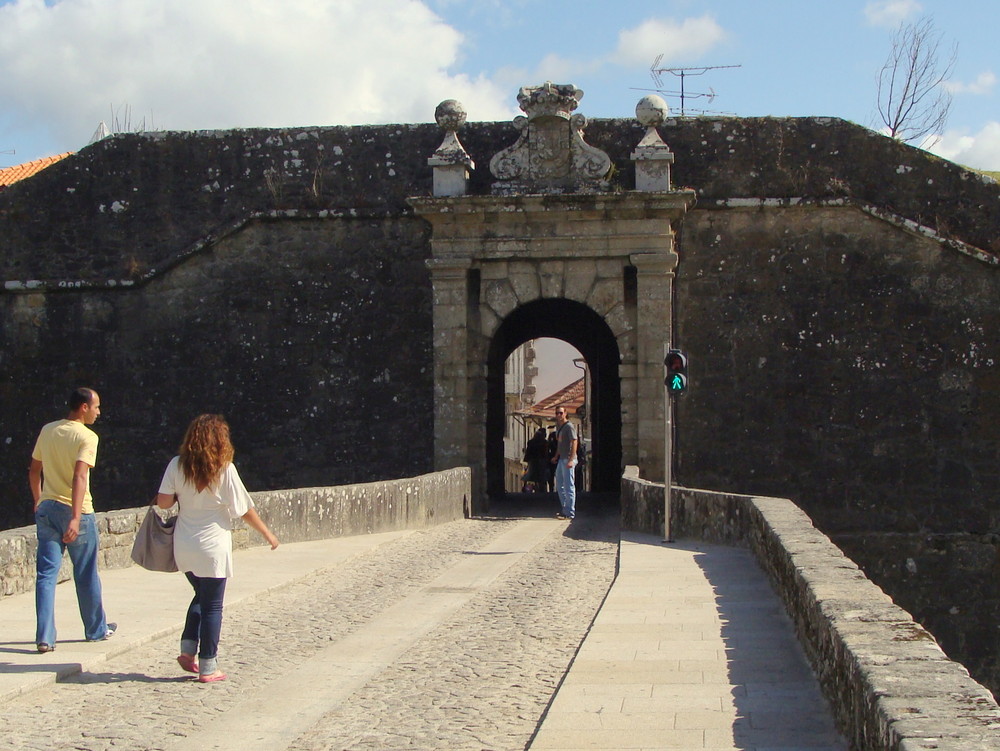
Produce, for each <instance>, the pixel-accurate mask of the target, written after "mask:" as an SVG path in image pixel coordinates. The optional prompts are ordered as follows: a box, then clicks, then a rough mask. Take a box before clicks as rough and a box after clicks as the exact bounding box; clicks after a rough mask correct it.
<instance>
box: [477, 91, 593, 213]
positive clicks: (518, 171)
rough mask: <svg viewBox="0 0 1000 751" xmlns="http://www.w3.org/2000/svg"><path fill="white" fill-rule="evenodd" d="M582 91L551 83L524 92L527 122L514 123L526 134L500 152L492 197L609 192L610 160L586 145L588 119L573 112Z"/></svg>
mask: <svg viewBox="0 0 1000 751" xmlns="http://www.w3.org/2000/svg"><path fill="white" fill-rule="evenodd" d="M582 98H583V91H581V90H580V89H578V88H577V87H576V86H574V85H572V84H554V83H552V82H551V81H546V82H545V83H544V84H542V85H541V86H525V87H522V88H521V90H520V92H519V93H518V95H517V101H518V103H519V104H520V106H521V109H522V110H523V111H524V113H525V114H526V115H527V117H516V118H514V127H516V128H517V129H518V130H519V131H521V134H520V136H519V137H518V140H517V142H516V143H515V144H514V145H513V146H509V147H508V148H506V149H504V150H502V151H499V152H497V153H496V154H495V155H494V156H493V159H491V160H490V171H491V172H492V173H493V176H494V177H496V178H497V180H498V182H496V183H494V184H493V192H494V193H497V194H503V195H509V194H512V193H568V192H573V193H594V192H599V191H603V190H607V176H608V174H609V173H610V172H611V158H610V157H609V156H608V155H607V154H605V153H604V152H603V151H601V150H600V149H596V148H594V147H593V146H591V145H590V144H588V143H586V142H585V141H584V140H583V129H584V128H585V127H586V126H587V118H585V117H584V116H583V115H580V114H573V111H574V110H575V109H576V108H577V105H578V104H579V103H580V99H582Z"/></svg>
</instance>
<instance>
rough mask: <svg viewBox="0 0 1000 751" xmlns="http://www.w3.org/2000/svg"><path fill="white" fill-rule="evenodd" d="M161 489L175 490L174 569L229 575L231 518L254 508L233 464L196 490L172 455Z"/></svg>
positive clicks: (203, 574)
mask: <svg viewBox="0 0 1000 751" xmlns="http://www.w3.org/2000/svg"><path fill="white" fill-rule="evenodd" d="M160 492H161V493H163V494H164V495H173V494H174V493H176V494H177V501H178V503H179V504H180V510H179V515H178V517H177V529H176V530H175V531H174V558H176V559H177V568H179V569H180V570H181V571H184V572H187V571H190V572H191V573H192V574H194V575H195V576H200V577H206V578H212V579H223V578H229V577H230V576H232V575H233V534H232V527H233V520H235V519H238V518H240V517H241V516H243V515H244V514H245V513H246V512H247V511H249V510H250V509H252V508H253V507H254V505H253V501H252V500H251V499H250V494H249V493H248V492H247V489H246V487H245V486H244V485H243V481H242V480H241V479H240V475H239V472H237V471H236V467H235V466H234V465H233V464H229V465H228V466H227V467H226V468H225V469H224V470H222V474H221V475H220V478H219V481H218V482H217V483H215V484H213V485H209V486H208V487H207V488H205V489H204V490H202V491H200V492H199V491H198V489H197V488H195V486H194V484H193V483H191V482H189V481H188V480H187V478H186V477H184V472H183V470H181V465H180V457H179V456H175V457H174V458H173V459H171V460H170V463H169V464H168V465H167V469H166V471H165V472H164V473H163V480H162V481H161V482H160Z"/></svg>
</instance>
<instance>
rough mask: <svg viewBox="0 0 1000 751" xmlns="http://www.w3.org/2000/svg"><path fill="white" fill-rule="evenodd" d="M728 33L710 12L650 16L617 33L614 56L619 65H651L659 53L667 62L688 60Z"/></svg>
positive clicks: (702, 52)
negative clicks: (677, 18) (679, 16)
mask: <svg viewBox="0 0 1000 751" xmlns="http://www.w3.org/2000/svg"><path fill="white" fill-rule="evenodd" d="M725 36H726V32H725V31H724V30H723V28H722V27H721V26H719V24H718V23H716V21H715V19H714V18H712V17H711V16H701V17H700V18H685V19H684V20H683V21H681V22H679V23H678V22H677V21H675V20H673V19H662V18H651V19H649V20H647V21H643V22H642V23H641V24H639V25H638V26H636V27H635V28H632V29H626V30H624V31H622V32H621V33H619V35H618V49H617V50H615V53H614V55H613V56H612V59H613V60H614V62H616V63H618V64H620V65H642V66H644V67H649V66H650V65H652V63H653V61H654V60H655V59H656V57H657V56H658V55H661V54H662V55H663V61H664V62H687V61H690V60H692V59H693V58H697V57H699V56H700V55H702V54H704V53H705V52H707V51H708V50H710V49H711V48H712V47H714V46H715V45H716V44H718V43H719V42H721V41H722V40H723V39H724V38H725Z"/></svg>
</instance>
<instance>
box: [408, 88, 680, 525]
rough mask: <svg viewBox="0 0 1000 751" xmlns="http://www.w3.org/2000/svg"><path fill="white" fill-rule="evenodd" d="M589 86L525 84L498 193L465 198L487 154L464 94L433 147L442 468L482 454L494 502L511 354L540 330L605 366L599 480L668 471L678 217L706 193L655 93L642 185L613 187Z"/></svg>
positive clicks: (502, 156)
mask: <svg viewBox="0 0 1000 751" xmlns="http://www.w3.org/2000/svg"><path fill="white" fill-rule="evenodd" d="M582 95H583V92H581V91H580V90H579V89H577V88H575V87H574V86H569V85H560V86H554V85H552V84H545V85H543V86H539V87H534V88H523V89H521V92H520V94H519V96H518V101H519V103H520V105H521V109H522V110H523V111H524V112H525V113H526V115H527V117H519V118H517V119H515V125H516V126H517V127H518V129H519V130H520V131H521V135H520V137H519V139H518V141H517V142H516V143H515V144H514V145H513V146H511V147H509V148H507V149H505V150H503V151H501V152H499V153H498V154H497V155H496V156H494V157H493V159H492V161H491V164H490V167H491V170H492V172H493V175H494V177H496V178H497V182H496V183H494V185H493V191H492V193H493V194H492V195H488V196H486V195H466V194H465V193H466V182H467V176H468V169H470V168H472V167H473V165H472V162H471V160H470V159H469V157H468V155H467V154H466V153H465V150H464V149H463V148H462V146H461V144H460V143H459V141H458V138H457V136H456V131H457V130H458V128H459V127H460V126H461V125H462V123H464V119H465V118H464V112H463V111H462V110H461V106H460V105H458V103H457V102H454V101H449V102H444V103H442V105H441V106H439V107H438V112H437V118H438V123H439V124H440V125H441V126H442V127H443V128H444V129H445V130H446V136H445V139H444V143H442V145H441V148H440V149H438V151H437V152H435V154H434V156H432V157H431V159H429V160H428V161H429V164H430V165H431V166H432V167H433V168H434V171H435V175H434V193H435V195H434V197H414V198H411V199H410V204H411V205H412V206H413V207H414V208H415V210H416V211H417V213H418V214H419V215H420V216H423V217H424V218H425V219H427V220H428V221H429V222H430V223H431V225H432V227H433V235H432V238H431V248H432V258H431V260H430V261H429V262H428V263H429V265H430V270H431V277H432V282H433V289H434V389H435V392H434V461H435V468H437V469H444V468H447V467H454V466H460V465H468V466H471V467H472V469H473V473H474V478H475V479H474V487H475V488H476V490H477V493H478V497H477V498H476V499H475V507H476V508H478V509H483V508H485V504H486V500H485V499H486V494H487V492H489V491H494V492H497V491H499V492H502V472H501V462H500V458H499V452H498V450H497V448H496V446H497V445H498V443H499V441H498V436H500V437H502V432H503V417H504V416H503V413H502V373H503V360H504V359H505V358H506V356H507V355H508V354H509V353H510V352H511V351H513V349H514V348H515V347H516V346H517V345H518V344H520V343H521V342H523V341H525V340H526V339H528V338H532V337H540V336H554V337H557V338H560V339H564V340H566V341H568V342H570V343H571V344H573V345H574V346H576V347H577V349H579V350H580V351H581V353H582V354H583V355H584V357H585V358H586V359H587V362H588V364H589V365H590V367H591V372H592V374H593V384H594V385H593V394H594V398H593V407H592V410H593V420H592V423H593V426H594V435H593V438H594V446H593V449H594V455H595V457H596V463H595V471H594V479H593V484H594V488H595V489H598V490H607V489H614V488H616V487H617V484H618V478H619V477H620V474H621V470H622V467H623V465H624V464H637V465H638V466H639V467H640V469H641V471H642V474H643V476H644V477H647V478H650V479H657V478H662V473H663V452H664V427H663V406H664V402H663V399H664V395H663V387H662V369H663V366H662V359H663V353H664V346H665V344H666V343H668V342H670V340H671V300H672V284H673V275H674V269H675V268H676V265H677V255H676V253H675V252H674V247H673V243H674V231H675V224H676V223H677V222H678V221H679V220H680V219H681V218H682V216H683V215H684V213H685V211H686V210H687V209H688V208H689V207H690V206H691V205H692V204H693V203H694V192H693V191H690V190H672V189H671V186H670V164H671V162H672V160H673V155H672V154H671V152H670V150H669V148H668V147H667V145H666V144H665V143H663V141H662V140H661V139H660V136H659V135H658V133H657V131H656V126H657V125H658V124H660V123H662V121H663V117H664V116H665V115H666V105H664V104H663V103H662V100H658V98H657V97H647V98H645V99H644V100H643V101H642V102H640V105H639V107H638V108H637V110H636V111H637V115H638V116H639V118H640V122H642V124H643V125H645V126H646V127H647V133H646V136H645V137H644V138H643V139H642V141H641V142H640V143H639V144H638V146H637V147H636V150H635V152H634V153H633V154H632V158H633V161H634V162H635V164H636V188H637V189H636V190H634V191H628V192H611V191H610V188H609V185H608V182H607V177H608V173H609V171H610V168H611V161H610V159H609V158H608V157H607V155H606V154H604V153H603V152H601V151H599V150H598V149H595V148H593V147H592V146H590V145H588V144H587V143H586V142H585V141H584V140H583V129H584V127H585V126H586V119H585V118H584V117H583V116H582V115H578V114H573V110H575V109H576V106H577V104H578V102H579V100H580V98H581V97H582Z"/></svg>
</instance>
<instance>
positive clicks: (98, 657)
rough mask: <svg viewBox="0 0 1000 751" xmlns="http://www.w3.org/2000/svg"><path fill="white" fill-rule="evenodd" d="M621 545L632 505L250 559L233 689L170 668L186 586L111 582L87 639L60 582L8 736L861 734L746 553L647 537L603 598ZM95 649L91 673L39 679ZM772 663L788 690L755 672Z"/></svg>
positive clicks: (523, 738)
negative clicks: (832, 701) (54, 628)
mask: <svg viewBox="0 0 1000 751" xmlns="http://www.w3.org/2000/svg"><path fill="white" fill-rule="evenodd" d="M618 539H619V536H618V529H617V520H616V518H615V516H613V515H607V516H601V515H596V516H592V517H589V518H578V519H577V520H576V521H575V522H574V523H572V524H567V523H566V522H558V521H555V520H553V519H548V518H544V519H519V520H518V519H488V520H486V519H479V520H466V521H460V522H453V523H450V524H446V525H442V526H440V527H437V528H434V529H430V530H426V531H419V532H412V533H402V534H396V533H393V534H390V535H386V536H382V537H379V539H378V540H372V541H366V540H365V539H364V538H349V539H345V540H331V541H325V542H323V543H301V544H298V545H288V546H283V547H282V548H279V550H278V551H275V552H273V553H272V552H270V551H265V550H262V549H255V550H251V551H245V552H240V553H237V571H236V577H235V578H234V580H233V581H232V582H231V590H230V596H229V597H228V598H227V599H228V604H227V607H226V614H225V618H226V620H225V625H224V633H223V642H222V646H221V650H220V662H221V666H222V667H223V669H224V670H225V671H226V672H227V673H228V674H229V680H228V681H226V682H224V683H218V684H211V685H199V684H197V683H196V682H193V681H192V680H191V678H190V677H189V676H187V675H186V674H183V673H181V672H180V671H179V669H178V668H177V666H176V663H175V662H174V656H175V655H176V640H177V635H178V632H179V624H180V620H181V618H182V616H183V610H184V606H185V604H186V598H187V596H188V595H187V593H186V590H185V588H186V586H187V585H186V582H183V579H181V578H180V577H179V576H177V577H174V576H173V575H157V574H148V573H147V572H142V571H137V570H135V569H128V570H126V571H123V572H107V573H106V574H105V589H106V591H107V594H106V599H107V600H108V602H109V611H110V613H111V615H112V616H113V617H119V616H123V615H124V616H126V617H125V618H120V617H119V620H121V621H122V623H121V631H120V633H119V634H118V635H116V637H115V638H114V639H112V640H110V641H109V642H104V643H100V644H85V643H81V642H73V641H72V637H71V636H70V634H71V633H73V632H75V631H77V630H79V623H78V620H79V619H78V617H77V616H76V614H75V613H74V612H72V607H73V600H72V591H71V589H70V588H68V587H65V586H64V587H60V589H61V590H67V591H65V592H61V593H60V596H61V597H62V598H63V600H61V601H60V608H61V611H60V612H61V618H62V619H63V622H64V623H65V624H66V625H65V626H62V625H61V626H60V629H61V637H62V638H63V639H67V641H65V642H60V645H59V648H58V649H57V651H56V652H54V653H52V654H51V655H45V656H42V655H36V654H33V649H31V647H32V645H31V644H30V643H27V644H26V643H24V642H23V641H20V642H18V641H4V642H0V698H2V697H6V700H5V701H3V703H2V704H0V739H3V740H2V741H0V746H2V747H3V748H4V749H10V750H11V751H19V750H21V749H38V750H39V751H41V750H42V749H45V750H46V751H47V750H49V749H56V750H62V749H74V750H76V749H85V750H86V751H112V750H113V749H114V750H120V749H130V750H133V749H134V750H136V751H140V750H146V749H149V750H152V749H157V750H159V749H163V750H164V751H166V750H167V749H171V750H173V751H178V750H180V749H195V748H197V749H218V750H220V751H222V750H226V749H233V750H234V751H235V750H238V751H252V750H253V749H267V750H268V751H276V750H278V749H290V750H293V751H320V750H321V749H323V750H331V751H338V750H340V749H352V750H353V749H358V750H359V751H360V750H362V749H386V750H390V751H391V750H394V749H427V750H430V749H457V750H462V749H469V750H470V751H472V750H475V751H483V750H491V751H516V750H519V749H526V748H531V749H565V750H567V751H568V750H569V749H583V748H601V749H625V748H643V749H645V748H648V749H659V748H698V749H700V748H709V749H719V750H721V749H741V750H744V751H751V750H753V749H758V750H763V749H765V748H772V749H776V748H786V749H790V748H802V749H805V748H809V749H824V750H825V751H833V750H840V749H843V748H844V746H843V744H842V742H841V741H840V740H839V737H838V736H836V733H834V732H833V731H832V728H831V723H830V719H829V716H828V715H827V714H825V709H824V707H823V705H822V701H821V700H820V699H819V698H818V693H817V692H816V687H815V681H813V680H812V678H811V674H810V673H809V671H808V669H807V668H806V667H805V666H804V663H803V662H802V659H801V655H800V654H799V653H798V652H797V647H796V645H795V644H794V642H792V643H791V644H790V645H789V643H788V642H787V639H788V638H790V631H787V630H788V629H790V626H789V624H788V623H787V620H783V615H782V614H781V613H780V608H777V606H776V603H777V600H776V599H775V598H774V595H773V594H771V593H770V592H769V590H767V589H766V582H765V583H764V588H763V589H762V588H761V585H760V581H762V579H763V577H762V574H760V572H759V570H757V569H756V567H755V565H754V564H753V563H752V561H749V564H748V558H747V557H746V553H745V551H730V549H727V548H722V549H697V548H693V547H690V546H687V547H686V546H683V545H678V546H663V545H660V544H659V542H658V541H655V540H650V539H632V538H628V539H627V540H626V542H625V543H624V545H623V549H622V573H621V575H619V577H618V580H617V582H616V583H615V586H614V588H613V589H611V593H610V595H608V590H609V587H610V586H611V584H612V582H613V580H614V577H615V569H616V559H617V553H618ZM352 546H353V547H352ZM348 549H349V550H350V551H351V552H349V553H345V552H343V551H345V550H348ZM664 554H665V557H664ZM289 561H292V562H293V563H294V565H289V563H288V562H289ZM281 566H286V567H288V573H286V574H282V576H284V579H281V577H280V576H278V575H277V574H274V577H273V578H274V581H272V580H271V579H270V578H269V574H268V571H269V570H276V569H278V568H280V567H281ZM296 567H298V568H299V569H301V570H300V571H299V573H298V574H297V575H296V574H294V569H295V568H296ZM727 571H728V572H729V573H725V572H727ZM734 577H735V578H734ZM755 577H756V578H755ZM177 579H180V581H179V582H178V581H176V580H177ZM279 579H281V581H279ZM126 582H131V583H130V584H127V585H126ZM288 582H291V583H288ZM67 595H68V596H67ZM606 595H607V596H608V599H607V602H606V603H604V599H605V596H606ZM28 597H29V598H30V595H29V596H28ZM13 601H19V602H13ZM758 602H760V603H762V604H755V603H758ZM602 603H604V607H603V609H602ZM26 604H27V603H26V601H25V600H24V598H23V596H21V597H18V598H7V599H6V600H0V623H3V624H4V625H3V626H2V628H3V629H4V631H7V629H9V628H15V629H24V628H25V626H24V622H23V621H24V618H25V616H24V613H23V612H22V611H25V610H30V608H26V607H25V606H26ZM115 607H117V610H116V609H115ZM599 610H600V615H599V616H598V617H597V620H596V622H595V621H594V618H595V615H597V613H598V611H599ZM67 611H68V612H67ZM116 613H117V614H118V616H116ZM637 619H638V620H639V621H640V622H641V623H639V624H638V628H637V627H636V626H637V623H636V621H637ZM741 623H746V624H748V626H747V627H746V628H743V627H741V626H739V624H741ZM591 625H593V629H592V630H590V629H591ZM774 629H777V631H775V630H774ZM782 629H785V630H786V631H787V634H785V635H784V636H781V635H780V631H781V630H782ZM588 631H590V635H589V636H588ZM30 633H31V631H28V632H27V634H28V635H29V638H30ZM776 635H778V636H780V641H778V642H776V641H774V640H775V638H777V637H776ZM585 637H586V641H584V639H585ZM4 638H5V639H10V634H9V633H5V635H4ZM651 640H652V641H651ZM581 645H582V647H581ZM56 656H59V657H56ZM60 659H61V660H64V661H65V662H60V661H59V660H60ZM76 660H79V664H82V665H83V668H84V669H83V672H81V673H79V674H78V675H76V676H70V677H67V678H64V679H63V681H62V682H60V683H52V682H47V683H46V682H43V683H42V684H41V685H38V684H39V680H41V679H44V677H45V676H46V675H48V676H49V677H50V678H51V677H52V675H54V672H53V671H55V670H61V672H63V673H67V672H71V671H72V669H73V664H74V662H75V661H76ZM636 660H638V661H639V662H635V661H636ZM644 660H652V661H651V662H645V663H643V662H642V661H644ZM570 665H572V669H570V670H569V672H568V673H567V668H568V667H569V666H570ZM762 669H763V671H764V672H765V673H767V674H768V675H777V674H778V673H781V674H783V675H785V676H786V677H787V680H785V681H784V682H779V681H778V680H776V679H773V680H772V679H768V680H764V681H761V680H759V679H754V675H759V671H761V670H762ZM754 671H758V672H756V673H755V672H754ZM5 681H6V682H5ZM18 681H20V684H21V686H22V688H21V689H20V690H21V691H23V693H22V694H21V695H19V696H17V695H15V694H16V693H17V691H18V690H17V689H16V687H15V684H16V683H17V682H18ZM12 682H13V683H12ZM5 687H6V688H5ZM557 690H558V694H557V695H556V692H557ZM554 695H555V696H556V698H555V700H554V701H553V696H554ZM802 697H805V698H806V701H807V704H806V705H801V704H799V703H796V704H795V705H794V709H793V711H792V712H787V711H786V712H783V711H780V710H781V709H782V708H785V709H788V708H790V707H792V703H791V702H792V700H793V699H794V700H795V702H799V700H800V699H801V698H802ZM802 706H808V710H807V711H808V712H809V714H808V715H804V714H802V710H801V709H800V707H802ZM776 709H777V710H778V711H775V710H776ZM543 718H544V721H542V719H543ZM803 718H806V721H805V722H804V721H803ZM540 721H542V722H541V725H540Z"/></svg>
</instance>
